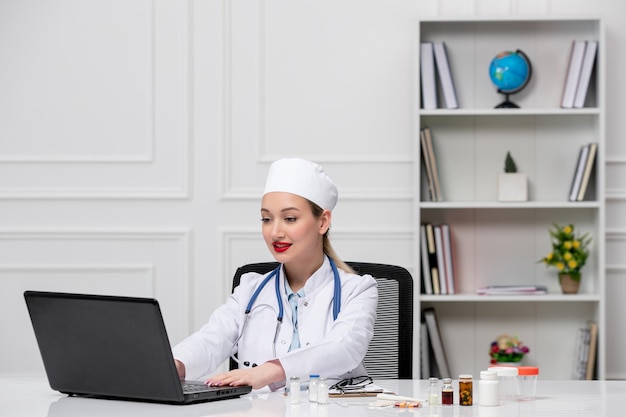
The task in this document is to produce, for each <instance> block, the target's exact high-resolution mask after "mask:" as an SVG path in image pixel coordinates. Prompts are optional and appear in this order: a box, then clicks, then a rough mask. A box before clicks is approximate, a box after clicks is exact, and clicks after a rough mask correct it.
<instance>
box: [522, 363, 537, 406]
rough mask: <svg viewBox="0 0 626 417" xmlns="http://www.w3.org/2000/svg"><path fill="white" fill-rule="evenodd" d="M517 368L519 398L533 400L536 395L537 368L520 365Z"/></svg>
mask: <svg viewBox="0 0 626 417" xmlns="http://www.w3.org/2000/svg"><path fill="white" fill-rule="evenodd" d="M517 369H518V371H519V373H518V379H519V400H520V401H532V400H534V399H535V396H536V395H537V378H538V376H539V368H537V367H536V366H520V367H518V368H517Z"/></svg>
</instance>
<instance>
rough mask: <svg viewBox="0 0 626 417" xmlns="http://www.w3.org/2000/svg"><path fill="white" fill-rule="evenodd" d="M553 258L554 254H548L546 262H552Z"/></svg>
mask: <svg viewBox="0 0 626 417" xmlns="http://www.w3.org/2000/svg"><path fill="white" fill-rule="evenodd" d="M553 257H554V254H553V253H552V252H550V253H549V254H548V256H546V261H549V260H551V259H552V258H553Z"/></svg>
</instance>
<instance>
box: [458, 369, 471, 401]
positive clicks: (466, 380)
mask: <svg viewBox="0 0 626 417" xmlns="http://www.w3.org/2000/svg"><path fill="white" fill-rule="evenodd" d="M473 395H474V390H473V380H472V376H471V375H467V374H463V375H459V405H472V404H473V402H474V400H473Z"/></svg>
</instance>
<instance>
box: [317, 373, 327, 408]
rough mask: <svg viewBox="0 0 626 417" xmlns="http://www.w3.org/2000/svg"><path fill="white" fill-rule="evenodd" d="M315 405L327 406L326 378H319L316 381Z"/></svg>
mask: <svg viewBox="0 0 626 417" xmlns="http://www.w3.org/2000/svg"><path fill="white" fill-rule="evenodd" d="M317 403H318V404H328V382H327V381H326V378H319V380H318V381H317Z"/></svg>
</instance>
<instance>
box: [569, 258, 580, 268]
mask: <svg viewBox="0 0 626 417" xmlns="http://www.w3.org/2000/svg"><path fill="white" fill-rule="evenodd" d="M567 266H569V267H570V269H574V268H576V267H577V266H578V262H576V261H575V260H574V259H572V260H571V261H569V262H568V263H567Z"/></svg>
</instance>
